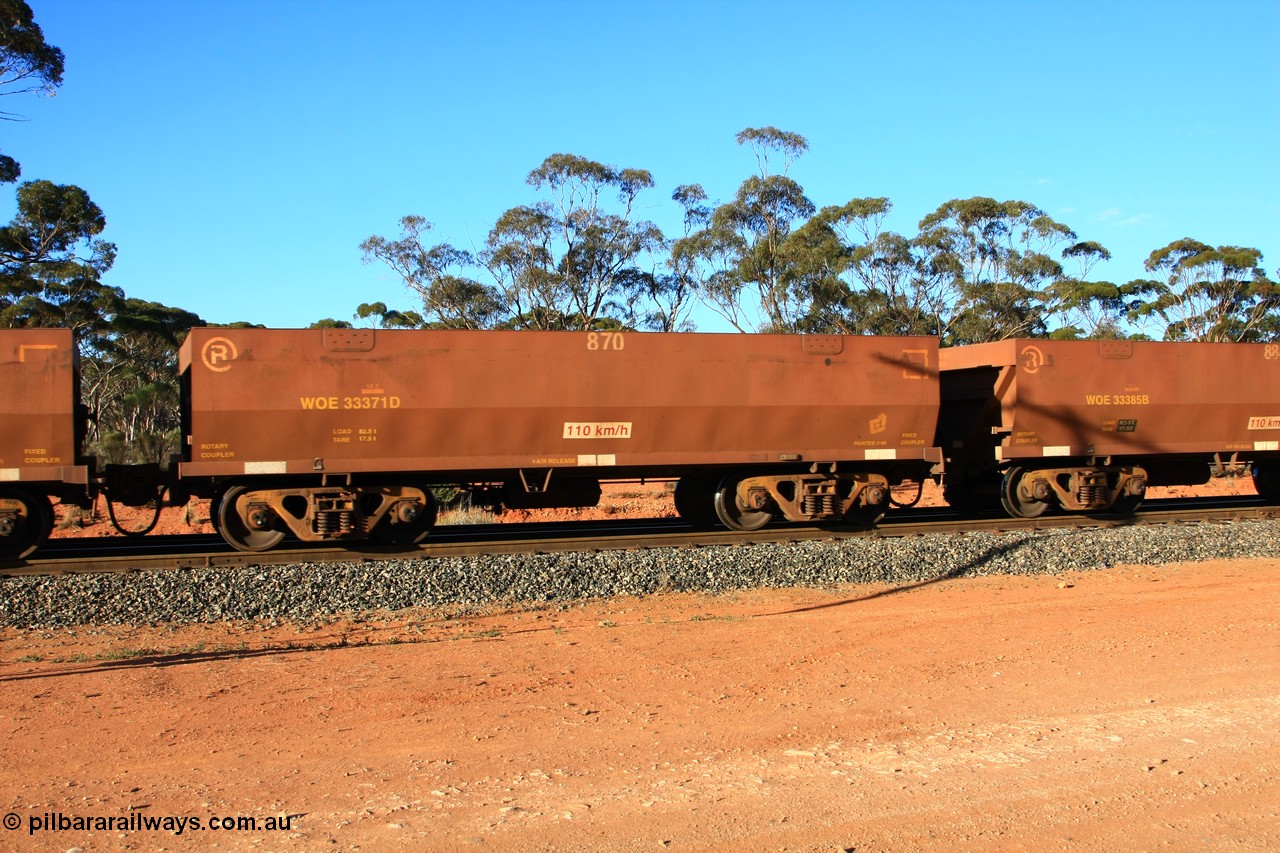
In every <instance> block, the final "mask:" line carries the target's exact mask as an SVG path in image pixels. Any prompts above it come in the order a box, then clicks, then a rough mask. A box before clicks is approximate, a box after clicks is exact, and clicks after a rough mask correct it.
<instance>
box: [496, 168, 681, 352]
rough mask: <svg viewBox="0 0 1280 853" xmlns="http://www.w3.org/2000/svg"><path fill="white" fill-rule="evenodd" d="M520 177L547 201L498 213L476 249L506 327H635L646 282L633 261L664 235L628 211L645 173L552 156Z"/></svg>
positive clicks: (648, 181) (646, 180)
mask: <svg viewBox="0 0 1280 853" xmlns="http://www.w3.org/2000/svg"><path fill="white" fill-rule="evenodd" d="M526 182H527V183H528V184H529V186H531V187H533V188H534V189H536V190H541V191H544V192H546V193H548V194H549V195H550V196H551V199H550V200H549V201H547V200H544V201H540V202H537V203H536V204H534V205H532V206H520V207H514V208H512V209H511V210H508V211H507V212H506V213H504V214H503V215H502V216H501V217H499V218H498V221H497V223H496V224H495V225H494V227H493V229H492V230H491V231H490V232H489V238H488V240H487V241H486V242H485V247H484V250H483V251H482V252H481V253H480V261H481V262H482V263H483V264H484V265H485V267H486V268H487V269H488V270H489V273H490V275H491V276H492V277H493V278H494V280H495V281H496V282H497V283H498V287H499V288H500V290H501V291H502V293H503V297H504V302H505V304H506V306H507V308H508V310H509V313H510V315H511V316H510V319H509V320H508V322H507V323H506V324H504V325H506V326H508V327H510V328H515V329H523V328H533V329H594V328H607V327H610V326H618V327H621V326H634V325H635V324H636V322H637V318H638V316H639V314H640V308H639V304H640V301H641V299H642V298H643V297H644V296H645V294H646V293H647V292H648V291H649V289H650V288H651V282H650V280H649V279H650V277H649V275H648V274H647V273H646V272H645V270H644V268H643V266H641V265H640V264H641V263H642V261H643V258H644V256H645V255H646V254H648V253H651V252H654V251H657V250H659V249H660V248H661V246H662V243H663V239H664V238H663V234H662V232H661V230H659V229H658V227H657V226H656V225H654V224H653V223H652V222H648V221H644V220H638V219H636V217H635V205H636V200H637V198H638V197H639V195H640V193H642V192H643V191H644V190H647V189H650V188H652V187H653V186H654V181H653V176H652V175H651V174H650V173H649V172H648V171H646V170H644V169H619V168H617V167H614V166H607V165H604V164H603V163H597V162H595V161H593V160H588V159H586V158H585V157H580V156H577V155H575V154H553V155H551V156H550V157H548V158H547V159H546V160H544V161H543V162H542V164H541V165H540V166H538V168H536V169H534V170H533V171H532V172H530V173H529V177H528V179H527V181H526ZM610 196H614V197H615V198H616V207H611V206H610V205H609V203H608V199H609V197H610Z"/></svg>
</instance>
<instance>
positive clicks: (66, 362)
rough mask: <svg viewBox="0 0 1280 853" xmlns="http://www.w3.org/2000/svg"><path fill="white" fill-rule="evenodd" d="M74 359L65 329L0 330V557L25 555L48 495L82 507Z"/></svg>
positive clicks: (42, 532) (44, 522)
mask: <svg viewBox="0 0 1280 853" xmlns="http://www.w3.org/2000/svg"><path fill="white" fill-rule="evenodd" d="M79 401H80V369H79V355H78V352H77V350H76V348H75V342H74V339H73V337H72V333H71V332H70V330H67V329H5V330H0V553H3V554H4V555H5V556H25V555H26V554H28V553H30V552H31V551H33V550H35V547H36V546H38V545H39V543H40V542H41V541H43V540H44V538H45V536H47V535H48V532H49V527H50V526H51V525H52V519H53V516H52V511H51V509H50V505H49V496H56V497H59V498H61V499H63V500H70V501H74V502H76V503H80V504H85V503H86V502H87V500H88V490H89V485H88V484H89V474H90V471H89V468H90V461H89V460H86V459H84V458H82V456H81V453H80V446H81V440H82V438H83V429H84V418H83V415H82V413H81V410H80V402H79Z"/></svg>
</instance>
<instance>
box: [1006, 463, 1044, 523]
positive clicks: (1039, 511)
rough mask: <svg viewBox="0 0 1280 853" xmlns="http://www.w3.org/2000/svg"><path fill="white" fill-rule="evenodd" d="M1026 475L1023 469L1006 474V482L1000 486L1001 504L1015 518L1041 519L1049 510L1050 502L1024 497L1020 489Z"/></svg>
mask: <svg viewBox="0 0 1280 853" xmlns="http://www.w3.org/2000/svg"><path fill="white" fill-rule="evenodd" d="M1026 473H1027V472H1025V471H1023V470H1022V469H1021V468H1010V469H1009V470H1008V471H1006V472H1005V475H1004V481H1003V482H1002V483H1001V484H1000V503H1001V504H1003V505H1004V508H1005V512H1007V513H1009V515H1011V516H1013V517H1014V518H1039V517H1040V516H1042V515H1044V513H1045V510H1047V509H1048V508H1049V502H1048V501H1039V500H1036V499H1035V498H1033V497H1024V496H1023V495H1022V493H1021V490H1020V489H1019V488H1018V487H1019V485H1021V483H1022V479H1023V476H1024V475H1025V474H1026Z"/></svg>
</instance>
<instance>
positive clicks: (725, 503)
mask: <svg viewBox="0 0 1280 853" xmlns="http://www.w3.org/2000/svg"><path fill="white" fill-rule="evenodd" d="M715 508H716V517H717V518H719V519H720V521H721V523H722V524H724V526H725V527H727V528H729V529H730V530H743V531H751V530H759V529H760V528H761V527H764V526H765V525H766V524H768V523H769V521H770V520H772V518H773V513H772V512H770V511H769V510H768V509H758V510H757V509H749V508H748V507H745V506H743V505H742V503H741V501H739V500H738V479H737V478H736V477H734V476H732V475H730V476H728V477H725V478H724V479H723V480H721V481H720V488H719V489H717V490H716V496H715Z"/></svg>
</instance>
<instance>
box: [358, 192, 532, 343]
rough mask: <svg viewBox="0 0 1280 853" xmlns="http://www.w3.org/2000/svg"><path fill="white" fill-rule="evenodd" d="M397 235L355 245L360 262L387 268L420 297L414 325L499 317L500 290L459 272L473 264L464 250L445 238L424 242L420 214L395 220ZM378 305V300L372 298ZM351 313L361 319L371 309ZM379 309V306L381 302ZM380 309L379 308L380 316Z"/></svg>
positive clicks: (490, 321) (467, 323)
mask: <svg viewBox="0 0 1280 853" xmlns="http://www.w3.org/2000/svg"><path fill="white" fill-rule="evenodd" d="M400 229H401V233H400V237H399V239H397V240H388V239H387V238H385V237H378V236H373V237H370V238H368V239H367V240H365V241H364V242H363V243H361V244H360V251H361V252H362V253H363V258H364V262H365V263H371V262H373V261H380V262H381V263H383V264H386V265H387V266H388V267H390V268H391V269H392V270H393V271H394V272H395V273H396V274H397V275H399V276H400V277H401V278H402V279H403V280H404V283H405V285H406V286H407V287H408V288H409V289H410V290H412V291H413V292H414V293H416V294H417V295H418V296H419V298H421V299H422V309H423V310H422V313H421V314H420V315H417V316H418V317H419V319H420V322H419V325H421V326H424V327H426V328H442V329H488V328H491V327H493V326H494V325H495V324H496V323H498V322H500V321H501V320H503V319H505V317H506V313H505V309H504V306H503V302H502V293H501V292H500V291H499V290H498V289H497V288H495V287H493V286H492V285H486V284H482V283H481V282H479V281H476V280H475V279H474V278H470V277H468V276H466V275H464V274H463V272H464V271H465V270H466V269H468V268H474V267H475V266H476V260H475V258H474V257H472V255H471V253H470V252H466V251H463V250H462V249H456V248H454V247H453V246H451V245H449V244H448V243H437V244H435V245H428V244H427V241H426V239H425V235H426V234H427V233H428V232H430V231H431V229H432V226H431V223H430V222H428V221H427V220H425V219H423V218H422V217H421V216H406V217H404V218H403V219H401V220H400ZM375 304H381V303H375ZM369 307H370V306H369V305H368V303H366V304H364V305H361V306H360V308H358V309H357V311H356V314H357V316H358V317H360V318H361V319H365V318H367V317H369V316H371V314H373V313H376V312H373V311H370V312H367V313H364V314H361V313H360V312H361V309H366V308H369ZM384 308H385V306H384ZM385 314H386V312H385V311H384V312H383V315H382V316H383V317H384V318H385Z"/></svg>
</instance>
